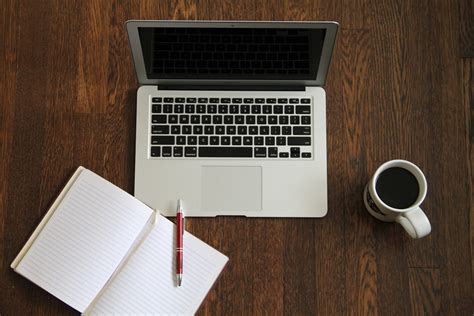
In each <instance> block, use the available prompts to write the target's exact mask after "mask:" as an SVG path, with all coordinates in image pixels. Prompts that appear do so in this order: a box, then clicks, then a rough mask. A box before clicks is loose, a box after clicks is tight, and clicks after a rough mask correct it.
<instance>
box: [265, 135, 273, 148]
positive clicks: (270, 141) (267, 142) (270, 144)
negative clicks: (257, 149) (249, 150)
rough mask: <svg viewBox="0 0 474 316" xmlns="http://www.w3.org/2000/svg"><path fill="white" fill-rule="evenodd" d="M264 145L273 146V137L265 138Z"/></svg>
mask: <svg viewBox="0 0 474 316" xmlns="http://www.w3.org/2000/svg"><path fill="white" fill-rule="evenodd" d="M265 145H267V146H274V145H275V137H273V136H267V137H265Z"/></svg>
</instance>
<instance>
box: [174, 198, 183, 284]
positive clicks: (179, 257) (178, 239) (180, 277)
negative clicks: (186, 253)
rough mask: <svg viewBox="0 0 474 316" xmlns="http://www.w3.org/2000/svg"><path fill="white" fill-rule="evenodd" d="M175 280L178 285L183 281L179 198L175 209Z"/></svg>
mask: <svg viewBox="0 0 474 316" xmlns="http://www.w3.org/2000/svg"><path fill="white" fill-rule="evenodd" d="M176 226H177V230H176V280H177V281H178V286H181V282H182V281H183V237H184V213H183V209H182V207H181V200H178V207H177V209H176Z"/></svg>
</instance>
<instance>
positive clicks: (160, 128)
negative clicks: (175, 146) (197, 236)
mask: <svg viewBox="0 0 474 316" xmlns="http://www.w3.org/2000/svg"><path fill="white" fill-rule="evenodd" d="M151 133H152V134H169V133H170V127H169V126H168V125H152V126H151Z"/></svg>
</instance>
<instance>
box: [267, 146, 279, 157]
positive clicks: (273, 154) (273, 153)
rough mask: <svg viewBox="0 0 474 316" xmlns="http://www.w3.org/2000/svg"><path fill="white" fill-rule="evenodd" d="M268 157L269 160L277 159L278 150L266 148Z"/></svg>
mask: <svg viewBox="0 0 474 316" xmlns="http://www.w3.org/2000/svg"><path fill="white" fill-rule="evenodd" d="M268 157H270V158H277V157H278V148H276V147H269V148H268Z"/></svg>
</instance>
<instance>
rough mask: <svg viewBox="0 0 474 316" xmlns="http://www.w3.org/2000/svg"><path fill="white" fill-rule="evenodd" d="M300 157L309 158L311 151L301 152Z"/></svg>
mask: <svg viewBox="0 0 474 316" xmlns="http://www.w3.org/2000/svg"><path fill="white" fill-rule="evenodd" d="M301 157H303V158H311V153H302V154H301Z"/></svg>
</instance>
